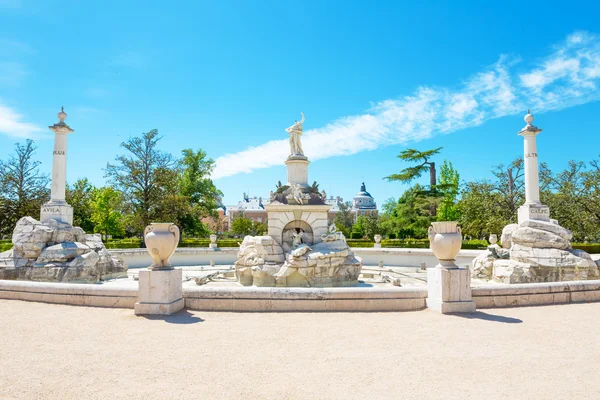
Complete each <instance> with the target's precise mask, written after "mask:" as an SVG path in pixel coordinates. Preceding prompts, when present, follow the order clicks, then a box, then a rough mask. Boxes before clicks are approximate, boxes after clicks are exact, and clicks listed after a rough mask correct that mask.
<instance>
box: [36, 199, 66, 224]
mask: <svg viewBox="0 0 600 400" xmlns="http://www.w3.org/2000/svg"><path fill="white" fill-rule="evenodd" d="M51 219H54V220H56V221H58V222H62V223H63V224H69V225H73V207H71V206H70V205H68V204H67V203H53V202H52V201H49V202H48V203H46V204H44V205H43V206H42V209H41V212H40V222H42V223H44V222H46V221H48V220H51Z"/></svg>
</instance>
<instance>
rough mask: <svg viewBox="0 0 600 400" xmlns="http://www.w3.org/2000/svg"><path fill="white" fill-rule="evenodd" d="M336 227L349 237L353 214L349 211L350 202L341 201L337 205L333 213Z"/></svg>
mask: <svg viewBox="0 0 600 400" xmlns="http://www.w3.org/2000/svg"><path fill="white" fill-rule="evenodd" d="M333 223H334V224H335V226H336V228H337V229H338V230H339V231H340V232H342V233H343V234H344V236H345V237H347V238H349V237H350V232H351V231H352V224H354V214H353V213H352V211H351V205H350V202H341V203H340V205H339V206H338V212H337V213H335V218H334V220H333Z"/></svg>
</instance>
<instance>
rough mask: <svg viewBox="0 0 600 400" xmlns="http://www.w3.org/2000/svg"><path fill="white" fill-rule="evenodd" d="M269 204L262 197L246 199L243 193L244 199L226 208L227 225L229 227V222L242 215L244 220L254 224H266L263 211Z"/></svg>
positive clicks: (265, 215)
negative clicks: (254, 222)
mask: <svg viewBox="0 0 600 400" xmlns="http://www.w3.org/2000/svg"><path fill="white" fill-rule="evenodd" d="M267 204H269V200H264V201H263V198H262V197H256V196H255V197H248V195H247V194H246V193H244V197H243V199H242V200H241V201H239V202H238V203H237V204H234V205H232V206H227V207H226V210H227V214H226V215H227V220H228V225H229V227H231V222H232V221H233V220H234V219H235V218H236V217H238V216H240V215H242V214H243V216H244V218H247V219H249V220H252V221H256V222H265V223H266V222H267V210H265V205H267Z"/></svg>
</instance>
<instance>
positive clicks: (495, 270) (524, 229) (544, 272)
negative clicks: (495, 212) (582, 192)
mask: <svg viewBox="0 0 600 400" xmlns="http://www.w3.org/2000/svg"><path fill="white" fill-rule="evenodd" d="M571 237H572V234H571V232H570V231H569V230H568V229H565V228H563V227H561V226H560V225H558V222H557V221H555V220H552V221H550V222H546V221H538V220H526V221H523V222H522V223H521V224H519V225H517V224H511V225H507V226H506V227H505V228H504V230H503V231H502V247H503V249H500V247H499V246H498V245H492V246H490V247H488V250H487V251H486V252H484V253H482V254H481V255H479V256H478V257H477V258H475V260H473V264H472V270H473V276H474V277H476V278H480V279H493V280H495V281H497V282H502V283H529V282H558V281H572V280H585V279H598V277H599V272H598V265H596V262H594V261H593V260H592V258H591V257H590V255H589V254H588V253H586V252H585V251H582V250H574V249H573V248H572V247H571V243H570V240H571ZM507 249H509V250H507Z"/></svg>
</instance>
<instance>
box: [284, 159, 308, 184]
mask: <svg viewBox="0 0 600 400" xmlns="http://www.w3.org/2000/svg"><path fill="white" fill-rule="evenodd" d="M308 164H310V161H308V158H307V157H305V156H299V155H298V156H289V157H288V159H287V160H286V161H285V165H286V167H287V184H288V185H289V184H291V183H297V184H299V185H300V186H303V187H306V186H308Z"/></svg>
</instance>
